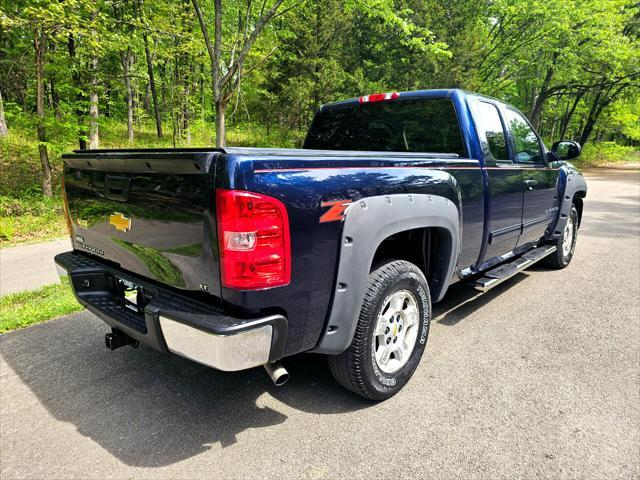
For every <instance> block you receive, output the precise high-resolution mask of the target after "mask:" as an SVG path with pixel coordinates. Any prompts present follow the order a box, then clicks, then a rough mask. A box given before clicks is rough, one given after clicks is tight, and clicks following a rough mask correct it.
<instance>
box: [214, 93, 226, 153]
mask: <svg viewBox="0 0 640 480" xmlns="http://www.w3.org/2000/svg"><path fill="white" fill-rule="evenodd" d="M226 113H227V105H226V104H223V102H221V101H218V102H216V147H218V148H223V147H226V146H227V130H226V125H225V115H226Z"/></svg>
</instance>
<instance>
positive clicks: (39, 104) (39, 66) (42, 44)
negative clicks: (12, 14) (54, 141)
mask: <svg viewBox="0 0 640 480" xmlns="http://www.w3.org/2000/svg"><path fill="white" fill-rule="evenodd" d="M33 46H34V49H35V57H36V115H37V117H38V121H37V125H36V130H37V134H38V153H39V154H40V163H41V164H42V193H43V194H44V195H46V196H47V197H52V196H53V192H52V190H51V164H50V163H49V153H48V152H47V144H46V141H47V135H46V132H45V128H44V52H45V49H46V48H47V36H46V34H45V33H43V32H41V31H40V30H38V29H37V28H36V29H35V30H34V39H33Z"/></svg>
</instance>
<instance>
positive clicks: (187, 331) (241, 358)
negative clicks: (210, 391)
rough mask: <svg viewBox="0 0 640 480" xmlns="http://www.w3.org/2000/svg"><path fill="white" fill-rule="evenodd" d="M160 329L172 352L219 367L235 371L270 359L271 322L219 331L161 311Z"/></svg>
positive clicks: (262, 363) (219, 368)
mask: <svg viewBox="0 0 640 480" xmlns="http://www.w3.org/2000/svg"><path fill="white" fill-rule="evenodd" d="M160 329H161V330H162V335H163V336H164V341H165V342H166V343H167V348H168V349H169V351H170V352H172V353H175V354H177V355H180V356H182V357H186V358H189V359H191V360H193V361H195V362H198V363H202V364H204V365H208V366H210V367H213V368H217V369H218V370H225V371H228V372H233V371H236V370H245V369H247V368H252V367H257V366H260V365H264V364H265V363H268V362H269V353H270V352H271V337H272V333H273V327H272V326H271V325H262V326H260V327H257V328H254V329H251V330H245V331H244V332H240V333H236V334H233V335H217V334H215V333H210V332H204V331H202V330H198V329H197V328H194V327H191V326H189V325H186V324H184V323H180V322H178V321H176V320H172V319H170V318H167V317H164V316H162V315H160Z"/></svg>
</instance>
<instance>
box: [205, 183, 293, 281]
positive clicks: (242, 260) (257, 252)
mask: <svg viewBox="0 0 640 480" xmlns="http://www.w3.org/2000/svg"><path fill="white" fill-rule="evenodd" d="M216 217H217V221H218V244H219V246H220V266H221V271H222V285H223V286H224V287H227V288H235V289H239V290H257V289H262V288H269V287H277V286H281V285H287V284H288V283H289V282H290V280H291V242H290V237H289V217H288V215H287V209H286V208H285V206H284V204H283V203H282V202H281V201H280V200H278V199H276V198H273V197H269V196H267V195H262V194H259V193H252V192H244V191H239V190H224V189H218V190H216Z"/></svg>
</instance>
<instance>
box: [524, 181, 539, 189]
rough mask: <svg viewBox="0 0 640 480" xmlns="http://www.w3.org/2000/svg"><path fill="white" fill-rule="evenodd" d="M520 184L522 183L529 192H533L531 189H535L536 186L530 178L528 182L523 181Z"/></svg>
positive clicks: (536, 182)
mask: <svg viewBox="0 0 640 480" xmlns="http://www.w3.org/2000/svg"><path fill="white" fill-rule="evenodd" d="M522 183H524V184H525V186H526V187H527V188H528V189H529V190H533V187H535V186H536V185H537V184H538V181H537V180H534V179H533V178H530V179H529V180H525V181H524V182H522Z"/></svg>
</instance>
